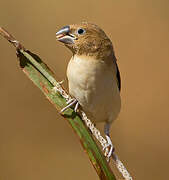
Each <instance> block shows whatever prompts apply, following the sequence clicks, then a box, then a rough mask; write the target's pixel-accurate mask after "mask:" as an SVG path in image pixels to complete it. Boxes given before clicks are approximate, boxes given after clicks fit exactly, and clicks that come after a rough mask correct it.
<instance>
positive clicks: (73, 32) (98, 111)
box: [56, 22, 121, 158]
mask: <svg viewBox="0 0 169 180" xmlns="http://www.w3.org/2000/svg"><path fill="white" fill-rule="evenodd" d="M56 38H57V40H58V41H60V42H62V43H64V44H65V46H66V47H68V48H69V49H70V50H71V51H72V53H73V55H72V57H71V59H70V61H69V64H68V67H67V77H68V84H69V93H70V95H71V96H72V97H73V99H71V100H70V101H69V102H67V104H68V105H67V106H66V107H65V108H63V109H62V112H63V111H65V110H66V109H67V108H68V107H70V106H73V105H75V111H76V110H77V108H78V105H80V106H81V107H82V109H83V111H84V112H85V113H86V115H87V117H88V118H89V119H90V120H91V121H92V122H93V123H98V122H105V125H104V133H105V137H106V139H107V142H108V145H107V146H110V150H109V153H108V158H110V156H111V155H112V153H113V151H114V147H113V144H112V141H111V139H110V133H109V132H110V126H111V123H112V122H113V121H114V120H115V119H116V118H117V116H118V114H119V112H120V108H121V98H120V89H121V79H120V72H119V69H118V66H117V60H116V57H115V53H114V50H113V45H112V42H111V40H110V39H109V38H108V37H107V35H106V34H105V32H104V31H103V30H102V29H101V28H99V27H98V26H97V25H95V24H92V23H88V22H82V23H80V24H72V25H68V26H64V27H63V28H62V29H60V30H59V31H58V32H57V33H56ZM107 146H106V147H107ZM106 147H105V148H106Z"/></svg>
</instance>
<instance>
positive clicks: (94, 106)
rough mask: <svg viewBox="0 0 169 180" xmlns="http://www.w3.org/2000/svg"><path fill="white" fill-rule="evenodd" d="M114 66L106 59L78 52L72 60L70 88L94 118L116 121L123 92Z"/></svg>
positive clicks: (86, 111)
mask: <svg viewBox="0 0 169 180" xmlns="http://www.w3.org/2000/svg"><path fill="white" fill-rule="evenodd" d="M113 68H115V67H113V65H112V67H108V66H107V65H106V64H105V63H104V61H99V60H93V59H90V58H88V57H86V56H76V55H75V56H73V57H72V58H71V60H70V62H69V64H68V68H67V77H68V81H69V92H70V94H71V95H72V96H73V97H75V98H76V99H77V100H78V102H79V104H80V105H81V106H82V108H83V110H84V111H85V113H86V114H87V116H88V118H90V119H91V120H92V121H93V122H102V121H107V122H112V121H113V120H114V119H116V118H117V116H118V114H119V112H120V107H121V101H120V94H119V90H118V87H117V82H116V79H115V78H116V77H114V76H115V75H114V73H113Z"/></svg>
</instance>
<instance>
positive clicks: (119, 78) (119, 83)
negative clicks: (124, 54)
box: [115, 62, 121, 91]
mask: <svg viewBox="0 0 169 180" xmlns="http://www.w3.org/2000/svg"><path fill="white" fill-rule="evenodd" d="M115 63H116V62H115ZM116 69H117V72H116V78H117V84H118V88H119V91H120V90H121V77H120V71H119V68H118V65H117V63H116Z"/></svg>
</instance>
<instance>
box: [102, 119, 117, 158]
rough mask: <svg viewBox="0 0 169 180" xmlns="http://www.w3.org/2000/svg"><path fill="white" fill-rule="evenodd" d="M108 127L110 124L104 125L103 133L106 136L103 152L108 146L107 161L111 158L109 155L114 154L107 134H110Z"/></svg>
mask: <svg viewBox="0 0 169 180" xmlns="http://www.w3.org/2000/svg"><path fill="white" fill-rule="evenodd" d="M110 126H111V124H110V123H107V122H106V124H105V125H104V133H105V136H106V139H107V144H106V145H105V146H104V148H103V150H105V149H106V148H107V147H109V146H110V150H109V152H108V154H107V158H108V161H109V159H110V157H111V155H112V154H113V152H114V146H113V144H112V141H111V138H110V135H109V132H110Z"/></svg>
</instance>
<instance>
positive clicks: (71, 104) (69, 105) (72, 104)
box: [60, 98, 79, 113]
mask: <svg viewBox="0 0 169 180" xmlns="http://www.w3.org/2000/svg"><path fill="white" fill-rule="evenodd" d="M66 104H67V106H66V107H64V108H63V109H62V110H61V111H60V112H61V113H63V112H64V111H65V110H66V109H68V108H70V107H71V106H75V107H74V111H75V112H77V109H78V107H79V103H78V101H77V100H76V99H75V98H72V99H70V100H68V101H67V102H66Z"/></svg>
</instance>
